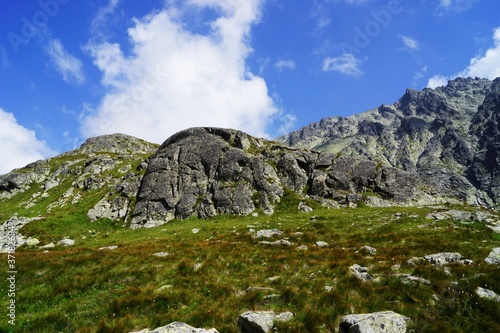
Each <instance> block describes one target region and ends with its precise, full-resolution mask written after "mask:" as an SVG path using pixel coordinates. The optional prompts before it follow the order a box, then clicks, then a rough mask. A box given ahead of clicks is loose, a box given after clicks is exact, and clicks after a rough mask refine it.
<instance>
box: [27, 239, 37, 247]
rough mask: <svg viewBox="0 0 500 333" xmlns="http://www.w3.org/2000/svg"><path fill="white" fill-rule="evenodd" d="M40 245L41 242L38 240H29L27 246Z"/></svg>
mask: <svg viewBox="0 0 500 333" xmlns="http://www.w3.org/2000/svg"><path fill="white" fill-rule="evenodd" d="M38 244H40V241H39V240H38V238H31V237H30V238H28V240H27V241H26V245H28V246H36V245H38Z"/></svg>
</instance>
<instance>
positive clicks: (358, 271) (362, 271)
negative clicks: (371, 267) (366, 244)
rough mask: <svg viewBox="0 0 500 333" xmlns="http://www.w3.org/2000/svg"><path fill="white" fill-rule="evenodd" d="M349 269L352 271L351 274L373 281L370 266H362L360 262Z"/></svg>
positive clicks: (363, 279) (362, 279)
mask: <svg viewBox="0 0 500 333" xmlns="http://www.w3.org/2000/svg"><path fill="white" fill-rule="evenodd" d="M349 271H350V272H351V275H353V276H355V277H357V278H358V279H360V280H361V281H365V282H366V281H372V280H373V276H371V275H370V274H369V273H368V268H367V267H362V266H360V265H358V264H354V265H352V266H351V267H349Z"/></svg>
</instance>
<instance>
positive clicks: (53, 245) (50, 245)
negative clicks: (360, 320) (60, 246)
mask: <svg viewBox="0 0 500 333" xmlns="http://www.w3.org/2000/svg"><path fill="white" fill-rule="evenodd" d="M53 247H56V245H55V244H54V243H49V244H46V245H43V246H40V249H42V250H44V249H51V248H53Z"/></svg>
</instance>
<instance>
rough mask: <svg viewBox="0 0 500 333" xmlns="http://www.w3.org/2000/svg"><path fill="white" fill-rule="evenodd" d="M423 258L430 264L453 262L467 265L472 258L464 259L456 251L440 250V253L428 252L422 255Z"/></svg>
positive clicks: (439, 264) (438, 264) (440, 264)
mask: <svg viewBox="0 0 500 333" xmlns="http://www.w3.org/2000/svg"><path fill="white" fill-rule="evenodd" d="M424 258H425V259H426V260H427V261H429V262H430V263H431V264H433V265H436V266H442V265H446V264H454V263H459V264H467V265H471V264H472V260H470V259H465V258H464V256H463V255H461V254H460V253H458V252H441V253H435V254H429V255H426V256H424Z"/></svg>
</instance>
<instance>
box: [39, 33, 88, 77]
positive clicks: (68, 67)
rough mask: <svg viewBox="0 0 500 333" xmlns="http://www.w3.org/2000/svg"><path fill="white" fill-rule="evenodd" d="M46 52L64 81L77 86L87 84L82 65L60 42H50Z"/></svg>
mask: <svg viewBox="0 0 500 333" xmlns="http://www.w3.org/2000/svg"><path fill="white" fill-rule="evenodd" d="M46 52H47V54H48V55H49V57H50V59H51V60H52V62H53V64H54V66H55V68H56V70H57V71H58V72H59V74H61V75H62V77H63V80H64V81H66V82H67V83H77V84H82V83H84V82H85V74H84V72H83V65H82V63H81V62H80V60H78V59H77V58H76V57H74V56H72V55H71V54H70V53H69V52H68V51H67V50H66V49H65V48H64V46H63V45H62V43H61V41H60V40H58V39H51V40H49V41H48V43H47V47H46Z"/></svg>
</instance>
